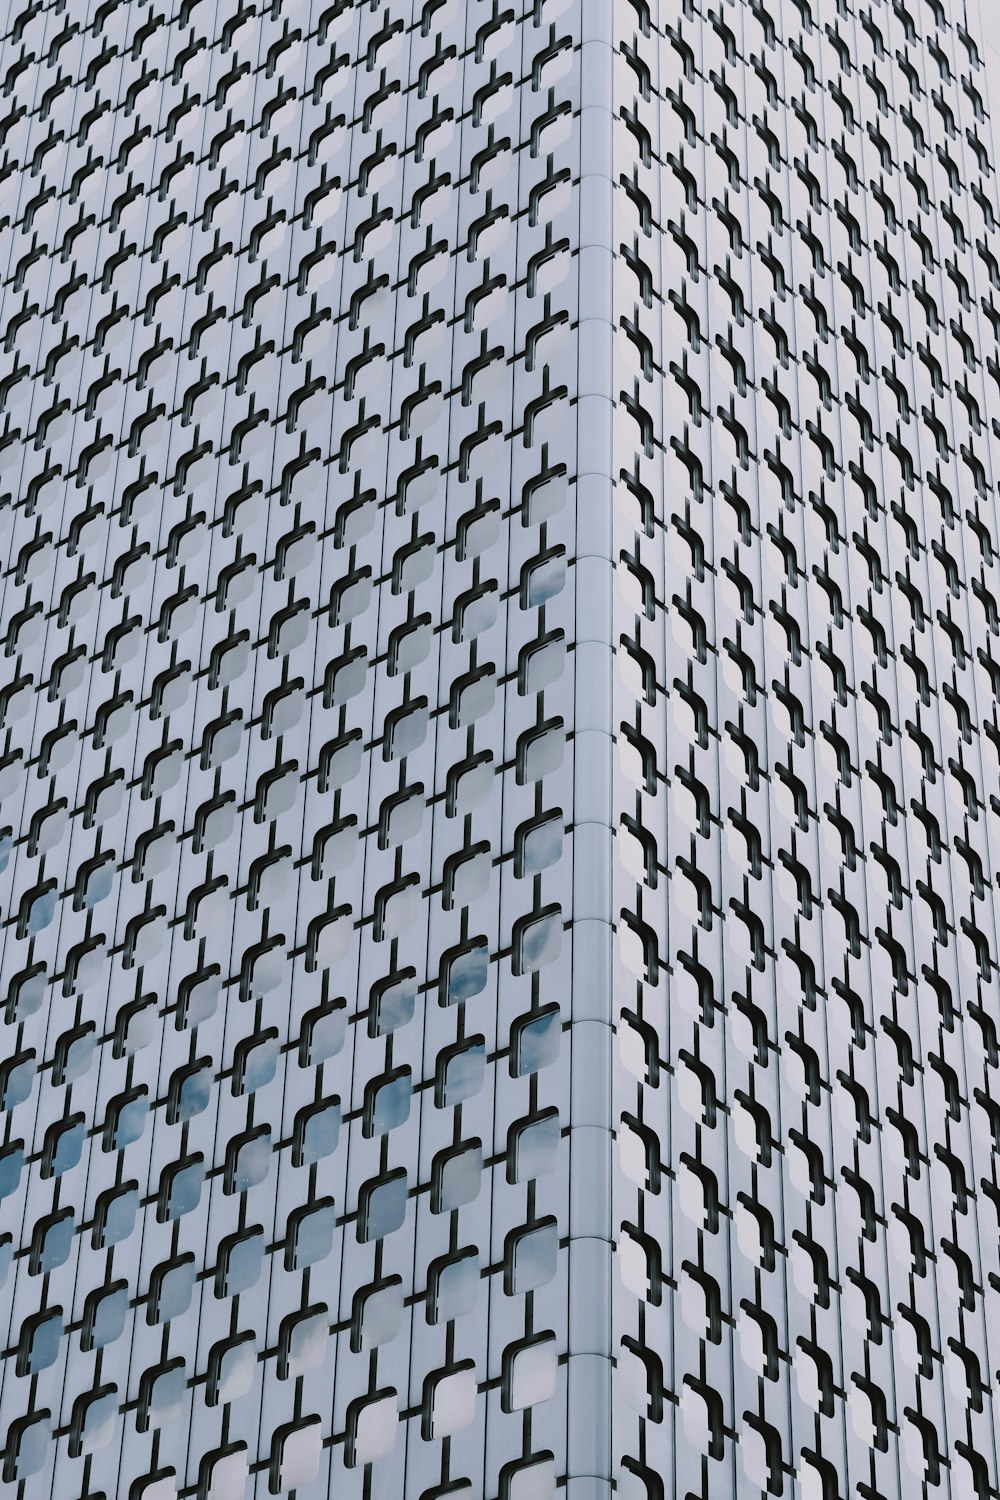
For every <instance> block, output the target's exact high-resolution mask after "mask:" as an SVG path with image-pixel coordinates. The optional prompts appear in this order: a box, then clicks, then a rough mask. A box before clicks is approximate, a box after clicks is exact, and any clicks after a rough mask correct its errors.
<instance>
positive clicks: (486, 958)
mask: <svg viewBox="0 0 1000 1500" xmlns="http://www.w3.org/2000/svg"><path fill="white" fill-rule="evenodd" d="M489 973H490V950H489V948H488V947H487V945H486V944H485V943H481V944H479V945H478V946H477V947H475V948H470V949H469V950H468V951H467V952H465V953H460V954H458V955H457V956H456V957H455V958H453V959H452V960H451V963H450V964H449V965H448V989H447V996H446V1001H445V1003H446V1004H447V1005H456V1004H457V1003H458V1002H459V1001H460V1000H471V999H472V997H473V995H479V994H481V993H482V991H483V990H484V989H485V988H486V981H487V979H488V978H489Z"/></svg>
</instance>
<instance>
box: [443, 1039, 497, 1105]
mask: <svg viewBox="0 0 1000 1500" xmlns="http://www.w3.org/2000/svg"><path fill="white" fill-rule="evenodd" d="M485 1071H486V1043H485V1042H484V1041H483V1040H482V1038H479V1039H477V1040H476V1041H474V1042H472V1043H470V1045H469V1046H468V1047H463V1048H462V1050H461V1052H455V1053H453V1054H452V1056H451V1057H449V1058H448V1062H447V1066H446V1069H445V1084H444V1090H443V1093H444V1097H443V1099H442V1104H444V1105H447V1106H451V1105H454V1104H461V1103H462V1101H463V1099H471V1098H472V1097H473V1095H475V1094H478V1093H479V1090H480V1089H481V1088H482V1086H483V1077H484V1075H485Z"/></svg>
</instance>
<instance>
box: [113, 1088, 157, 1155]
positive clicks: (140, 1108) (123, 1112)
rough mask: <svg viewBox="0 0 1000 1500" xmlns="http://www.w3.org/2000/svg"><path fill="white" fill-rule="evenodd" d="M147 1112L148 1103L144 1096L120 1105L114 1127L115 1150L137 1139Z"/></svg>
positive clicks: (144, 1125) (144, 1124) (143, 1126)
mask: <svg viewBox="0 0 1000 1500" xmlns="http://www.w3.org/2000/svg"><path fill="white" fill-rule="evenodd" d="M148 1114H149V1104H148V1101H147V1100H146V1098H145V1096H143V1097H142V1098H140V1099H131V1100H129V1102H128V1104H125V1105H123V1106H122V1108H121V1109H120V1110H119V1111H118V1124H117V1127H116V1129H115V1139H114V1145H115V1150H116V1151H121V1150H122V1148H123V1147H125V1146H129V1145H131V1144H132V1142H133V1141H137V1140H138V1139H139V1138H140V1136H141V1135H142V1132H143V1131H144V1130H145V1128H146V1117H147V1115H148Z"/></svg>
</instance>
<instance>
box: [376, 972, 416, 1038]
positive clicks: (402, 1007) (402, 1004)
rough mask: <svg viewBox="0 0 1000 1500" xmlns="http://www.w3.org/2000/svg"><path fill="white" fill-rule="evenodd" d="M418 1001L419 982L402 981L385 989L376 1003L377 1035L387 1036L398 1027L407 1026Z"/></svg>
mask: <svg viewBox="0 0 1000 1500" xmlns="http://www.w3.org/2000/svg"><path fill="white" fill-rule="evenodd" d="M416 999H417V982H416V980H415V979H411V978H407V979H401V980H400V981H399V982H398V983H397V984H393V985H390V986H388V988H387V989H384V990H383V991H382V992H381V994H380V995H379V996H378V998H377V1000H376V1002H375V1005H376V1012H377V1014H376V1020H375V1031H376V1034H377V1035H378V1036H386V1035H388V1033H389V1032H390V1031H395V1030H396V1028H397V1027H399V1026H405V1025H406V1024H407V1022H408V1021H412V1020H413V1009H414V1006H415V1004H416Z"/></svg>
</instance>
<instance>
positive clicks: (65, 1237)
mask: <svg viewBox="0 0 1000 1500" xmlns="http://www.w3.org/2000/svg"><path fill="white" fill-rule="evenodd" d="M75 1232H76V1225H75V1224H74V1222H73V1216H72V1214H67V1216H66V1217H65V1218H64V1219H57V1220H56V1221H55V1223H54V1224H50V1225H49V1227H48V1229H47V1230H46V1233H45V1239H44V1241H43V1243H42V1253H41V1255H40V1257H39V1267H38V1268H39V1270H40V1271H42V1272H43V1273H44V1272H46V1271H54V1270H55V1269H56V1267H57V1266H61V1265H64V1264H65V1263H66V1261H67V1260H69V1252H70V1250H71V1249H72V1248H73V1235H74V1233H75Z"/></svg>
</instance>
